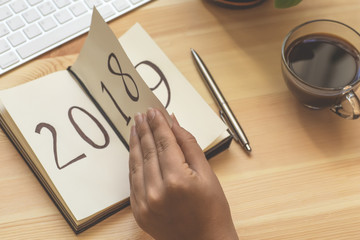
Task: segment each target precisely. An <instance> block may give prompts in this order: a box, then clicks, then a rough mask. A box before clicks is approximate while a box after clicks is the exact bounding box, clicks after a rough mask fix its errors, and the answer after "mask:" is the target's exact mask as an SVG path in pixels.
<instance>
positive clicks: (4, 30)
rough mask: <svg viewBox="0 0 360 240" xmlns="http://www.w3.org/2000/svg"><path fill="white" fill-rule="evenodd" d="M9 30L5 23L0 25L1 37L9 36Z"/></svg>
mask: <svg viewBox="0 0 360 240" xmlns="http://www.w3.org/2000/svg"><path fill="white" fill-rule="evenodd" d="M9 32H10V31H9V29H8V28H7V27H6V25H5V24H4V23H0V37H3V36H5V35H7V34H9Z"/></svg>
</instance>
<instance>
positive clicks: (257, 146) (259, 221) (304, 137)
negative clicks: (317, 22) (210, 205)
mask: <svg viewBox="0 0 360 240" xmlns="http://www.w3.org/2000/svg"><path fill="white" fill-rule="evenodd" d="M359 12H360V4H359V1H358V0H347V1H339V0H316V1H309V0H304V1H303V2H302V3H301V4H300V5H298V6H296V7H293V8H290V9H285V10H279V9H275V8H274V7H273V1H272V0H267V1H265V2H264V3H263V4H261V5H260V6H258V7H255V8H252V9H247V10H230V9H224V8H220V7H217V6H215V5H212V4H210V3H208V2H207V1H201V0H158V1H154V2H152V3H150V4H147V5H146V6H144V7H141V8H140V9H138V10H136V11H133V12H131V13H129V14H127V15H125V16H123V17H122V18H120V19H117V20H115V21H112V22H111V23H110V27H111V28H112V29H113V31H114V32H115V34H116V35H117V36H120V35H121V34H122V33H124V32H125V31H126V30H127V29H129V28H130V27H131V26H132V25H133V24H135V23H136V22H139V23H140V24H141V25H142V26H143V27H144V28H145V29H146V31H147V32H148V33H149V34H150V35H151V36H152V37H153V39H154V40H155V41H156V42H157V43H158V44H159V46H160V47H161V48H162V49H163V51H164V52H165V53H166V54H167V55H168V56H169V58H170V59H171V60H172V61H173V62H174V63H175V65H176V66H177V67H178V68H179V69H180V71H181V72H182V73H183V74H184V75H185V76H186V77H187V79H188V80H189V81H190V82H191V84H192V85H193V86H194V87H195V88H196V89H197V90H198V91H199V93H200V94H201V95H202V96H203V97H204V99H205V100H206V101H207V102H208V103H209V104H210V105H211V107H213V109H214V110H216V106H215V104H214V101H213V99H212V98H211V95H210V94H209V92H208V90H207V89H206V87H205V85H204V83H203V82H202V80H201V78H200V76H199V74H198V72H197V71H196V68H195V66H194V63H193V61H192V59H191V56H190V48H194V49H196V50H197V51H198V53H199V54H200V55H201V56H202V58H203V59H204V61H205V62H206V63H207V65H208V67H209V68H210V69H211V71H212V74H213V76H214V77H215V79H216V80H217V81H218V85H219V87H220V88H221V89H222V91H223V93H224V95H225V96H226V97H227V99H228V102H229V104H230V105H231V107H232V108H233V111H234V113H235V114H236V115H237V117H238V119H239V121H240V123H241V125H242V127H243V128H244V129H245V131H246V133H247V136H248V138H249V140H250V143H251V146H252V148H253V152H252V154H251V156H248V155H247V154H246V153H245V152H244V151H243V149H242V148H241V147H240V146H239V145H237V144H234V143H233V144H232V145H231V147H230V149H228V150H227V151H225V152H223V153H221V154H220V155H218V156H216V157H214V158H213V159H211V160H210V164H211V166H212V168H213V169H214V171H215V173H216V174H217V176H218V177H219V179H220V181H221V184H222V186H223V188H224V191H225V194H226V196H227V198H228V201H229V204H230V207H231V211H232V214H233V219H234V223H235V225H236V229H237V232H238V235H239V237H240V239H242V240H245V239H246V240H249V239H276V240H279V239H286V240H288V239H291V240H294V239H321V240H324V239H337V240H338V239H351V240H353V239H360V137H359V133H360V120H357V121H349V120H343V119H340V118H339V117H337V116H335V114H333V113H331V112H330V111H328V110H323V111H310V110H308V109H306V108H304V107H302V106H301V105H300V104H299V103H298V102H297V101H296V100H295V99H294V97H293V96H292V95H291V94H290V93H289V91H288V90H287V88H286V85H285V84H284V82H283V79H282V76H281V71H280V48H281V43H282V40H283V38H284V37H285V35H286V34H287V32H288V31H289V30H290V29H291V28H293V27H294V26H296V25H298V24H300V23H302V22H304V21H307V20H312V19H318V18H331V19H336V20H339V21H342V22H344V23H346V24H349V25H350V26H352V27H354V28H355V29H357V30H359V31H360V25H359V23H360V15H359ZM85 37H86V35H84V36H82V37H79V38H77V39H76V40H73V41H71V42H70V43H67V44H65V45H63V46H61V47H59V48H57V49H55V50H53V51H51V52H49V53H47V54H45V55H43V56H41V57H39V58H37V59H36V60H33V61H31V62H30V63H29V64H26V65H24V66H22V67H19V68H17V69H16V70H14V71H12V72H10V73H8V74H6V75H4V76H1V79H0V88H1V89H4V88H7V87H11V86H15V85H17V84H20V83H24V82H26V81H29V80H33V79H36V78H38V77H40V76H43V75H45V74H48V73H50V72H53V71H56V70H58V69H65V68H66V67H67V66H68V65H71V64H72V63H73V62H74V60H75V58H76V56H77V54H78V53H79V51H80V49H81V46H82V44H83V43H84V40H85ZM0 239H122V240H123V239H151V238H150V237H149V236H148V235H147V234H146V233H144V232H142V230H141V229H140V228H139V227H138V226H137V224H136V222H135V220H134V218H133V216H132V213H131V208H130V207H127V208H126V209H124V210H122V211H120V212H118V213H117V214H115V215H113V216H112V217H110V218H108V219H106V220H105V221H103V222H101V223H99V224H98V225H96V226H94V227H92V228H91V229H89V230H87V231H85V232H83V233H81V234H80V235H75V234H74V233H73V232H72V230H71V229H70V227H69V226H68V224H67V223H66V221H65V220H64V219H63V217H62V216H61V214H60V213H59V211H58V210H57V208H56V207H55V205H54V204H53V202H52V201H51V200H50V198H49V197H48V196H47V194H46V193H45V191H44V190H43V188H42V187H41V185H40V184H39V182H38V181H37V179H36V178H35V176H34V175H33V173H32V172H31V171H30V169H29V168H28V166H27V165H26V164H25V162H24V161H23V159H22V158H21V157H20V156H19V154H18V153H17V151H16V150H15V148H14V147H13V146H12V144H11V143H10V142H9V140H8V139H7V137H6V136H5V135H4V133H3V132H0Z"/></svg>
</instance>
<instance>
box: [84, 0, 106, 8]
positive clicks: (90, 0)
mask: <svg viewBox="0 0 360 240" xmlns="http://www.w3.org/2000/svg"><path fill="white" fill-rule="evenodd" d="M85 3H86V5H87V6H88V7H89V8H90V9H92V8H93V7H94V6H95V7H98V6H100V5H101V4H102V1H101V0H85Z"/></svg>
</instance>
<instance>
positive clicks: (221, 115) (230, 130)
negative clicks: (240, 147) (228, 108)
mask: <svg viewBox="0 0 360 240" xmlns="http://www.w3.org/2000/svg"><path fill="white" fill-rule="evenodd" d="M219 114H220V118H221V120H222V121H223V122H224V123H225V124H226V126H227V127H228V129H229V132H230V134H231V135H232V136H233V138H234V140H235V141H236V142H239V141H240V139H239V138H238V137H237V136H236V134H235V133H234V129H232V128H231V125H230V124H229V122H228V120H227V117H226V114H225V113H224V112H223V111H222V110H219Z"/></svg>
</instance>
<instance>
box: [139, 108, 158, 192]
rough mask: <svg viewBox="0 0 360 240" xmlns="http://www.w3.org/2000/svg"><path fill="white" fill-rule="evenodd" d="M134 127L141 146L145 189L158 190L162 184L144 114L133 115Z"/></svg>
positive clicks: (155, 148)
mask: <svg viewBox="0 0 360 240" xmlns="http://www.w3.org/2000/svg"><path fill="white" fill-rule="evenodd" d="M135 127H136V132H137V135H138V139H139V143H140V146H141V154H142V164H143V175H144V181H145V188H146V190H147V191H149V188H151V189H153V188H154V187H156V188H159V187H160V186H161V182H162V174H161V171H160V166H159V161H158V153H157V147H156V145H155V140H154V137H153V134H152V132H151V129H150V127H149V124H148V121H147V118H146V115H145V114H140V113H138V114H136V115H135Z"/></svg>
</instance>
